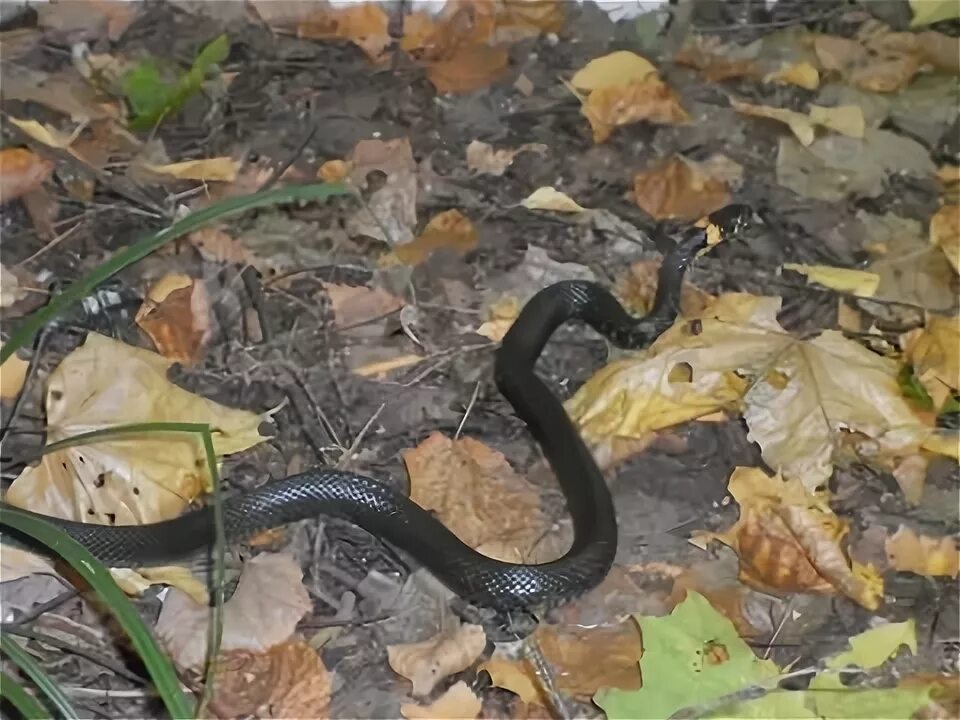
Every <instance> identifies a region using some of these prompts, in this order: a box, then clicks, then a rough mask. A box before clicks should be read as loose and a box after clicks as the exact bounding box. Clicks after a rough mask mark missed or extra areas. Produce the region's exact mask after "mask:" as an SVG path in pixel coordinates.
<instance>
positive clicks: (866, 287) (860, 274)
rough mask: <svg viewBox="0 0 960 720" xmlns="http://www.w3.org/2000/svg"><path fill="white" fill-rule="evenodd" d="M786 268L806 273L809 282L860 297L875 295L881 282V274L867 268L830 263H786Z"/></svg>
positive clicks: (784, 267)
mask: <svg viewBox="0 0 960 720" xmlns="http://www.w3.org/2000/svg"><path fill="white" fill-rule="evenodd" d="M783 269H784V270H793V271H794V272H798V273H800V274H801V275H806V276H807V280H808V281H809V282H815V283H819V284H820V285H823V286H824V287H828V288H830V289H831V290H837V291H839V292H844V293H850V294H852V295H857V296H859V297H873V295H874V293H876V292H877V286H878V285H879V284H880V276H879V275H877V274H876V273H872V272H866V271H865V270H852V269H850V268H838V267H832V266H830V265H801V264H798V263H784V264H783Z"/></svg>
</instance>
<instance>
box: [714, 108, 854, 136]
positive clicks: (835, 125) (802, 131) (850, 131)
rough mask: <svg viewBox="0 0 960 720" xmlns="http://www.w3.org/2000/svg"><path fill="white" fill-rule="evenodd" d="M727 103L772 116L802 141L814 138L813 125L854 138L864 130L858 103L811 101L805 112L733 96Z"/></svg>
mask: <svg viewBox="0 0 960 720" xmlns="http://www.w3.org/2000/svg"><path fill="white" fill-rule="evenodd" d="M730 104H731V106H732V107H733V109H734V110H736V111H737V112H739V113H742V114H744V115H751V116H753V117H761V118H767V119H770V120H776V121H778V122H782V123H784V124H786V125H788V126H789V127H790V129H791V130H792V131H793V134H794V135H795V136H796V137H797V139H798V140H799V141H800V142H801V143H802V144H803V145H810V144H811V143H813V141H814V140H815V139H816V129H815V126H816V125H822V126H823V127H827V128H830V129H831V130H834V131H835V132H838V133H841V134H843V135H848V136H850V137H855V138H862V137H863V136H864V133H865V132H866V121H865V120H864V117H863V110H862V109H861V108H860V106H859V105H841V106H838V107H821V106H819V105H811V106H810V112H809V114H807V115H804V114H803V113H799V112H795V111H794V110H787V109H786V108H776V107H769V106H767V105H751V104H749V103H744V102H739V101H737V100H731V101H730Z"/></svg>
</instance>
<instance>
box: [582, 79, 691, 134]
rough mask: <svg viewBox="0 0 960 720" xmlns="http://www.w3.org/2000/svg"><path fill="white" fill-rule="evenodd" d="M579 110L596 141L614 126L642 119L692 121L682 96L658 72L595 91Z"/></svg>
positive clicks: (671, 122)
mask: <svg viewBox="0 0 960 720" xmlns="http://www.w3.org/2000/svg"><path fill="white" fill-rule="evenodd" d="M580 112H581V114H583V115H584V117H586V118H587V120H588V121H589V123H590V127H591V128H592V129H593V141H594V142H595V143H602V142H604V141H605V140H606V139H607V138H609V137H610V135H611V134H612V133H613V131H614V129H615V128H617V127H620V126H622V125H630V124H632V123H635V122H638V121H640V120H646V121H647V122H651V123H655V124H657V125H686V124H688V123H689V122H690V116H689V115H688V114H687V111H686V110H684V109H683V106H682V105H681V104H680V98H679V97H678V96H677V94H676V93H675V92H674V91H673V90H672V89H670V87H669V86H668V85H667V84H666V83H664V82H663V81H662V80H660V78H659V77H657V76H656V75H648V76H646V77H645V78H644V79H642V80H635V81H634V82H632V83H629V84H627V85H616V86H613V87H605V88H600V89H599V90H594V91H593V92H592V93H590V95H589V97H588V98H587V99H586V101H585V102H584V103H583V106H582V107H581V109H580Z"/></svg>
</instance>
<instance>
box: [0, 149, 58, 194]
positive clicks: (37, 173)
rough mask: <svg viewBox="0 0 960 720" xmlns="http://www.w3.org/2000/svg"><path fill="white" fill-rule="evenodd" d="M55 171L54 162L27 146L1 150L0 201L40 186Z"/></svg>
mask: <svg viewBox="0 0 960 720" xmlns="http://www.w3.org/2000/svg"><path fill="white" fill-rule="evenodd" d="M51 173H53V163H52V162H50V161H49V160H45V159H43V158H42V157H40V156H39V155H37V154H36V153H34V152H33V151H31V150H27V149H26V148H3V149H2V150H0V203H8V202H10V201H11V200H15V199H16V198H18V197H22V196H24V195H26V194H27V193H29V192H31V191H33V190H36V189H37V188H39V187H40V186H41V185H42V184H43V183H44V182H45V181H46V180H47V178H49V177H50V175H51Z"/></svg>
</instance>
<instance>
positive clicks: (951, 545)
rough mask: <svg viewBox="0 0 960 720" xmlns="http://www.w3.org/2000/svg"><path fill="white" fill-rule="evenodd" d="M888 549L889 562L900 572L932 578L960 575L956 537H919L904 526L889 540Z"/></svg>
mask: <svg viewBox="0 0 960 720" xmlns="http://www.w3.org/2000/svg"><path fill="white" fill-rule="evenodd" d="M884 548H885V550H886V553H887V562H889V563H890V565H891V567H893V568H895V569H896V570H899V571H900V572H912V573H916V574H917V575H927V576H930V577H933V576H948V577H952V578H955V577H957V576H958V575H960V551H958V549H957V542H956V540H954V539H953V538H952V537H949V536H947V537H939V538H933V537H928V536H927V535H917V534H916V533H915V532H914V531H913V530H911V529H910V528H908V527H906V526H904V525H901V526H900V528H899V529H898V530H897V532H896V533H895V534H894V535H892V536H890V537H888V538H887V539H886V542H885V544H884Z"/></svg>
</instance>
